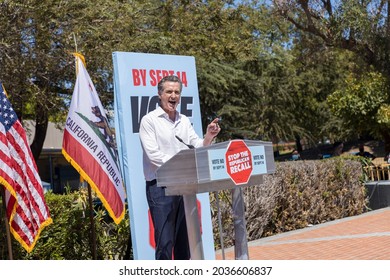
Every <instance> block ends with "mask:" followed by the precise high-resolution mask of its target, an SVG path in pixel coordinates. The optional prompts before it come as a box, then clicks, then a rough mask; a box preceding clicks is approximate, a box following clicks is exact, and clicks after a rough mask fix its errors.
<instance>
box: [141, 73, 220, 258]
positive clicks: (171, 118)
mask: <svg viewBox="0 0 390 280" xmlns="http://www.w3.org/2000/svg"><path fill="white" fill-rule="evenodd" d="M182 88H183V84H182V82H181V80H180V79H179V78H178V77H176V76H167V77H164V78H163V79H161V81H160V82H159V84H158V88H157V90H158V96H159V98H160V107H158V108H157V109H155V110H154V111H151V112H150V113H148V114H147V115H145V116H144V117H143V118H142V120H141V124H140V130H139V136H140V140H141V145H142V149H143V168H144V176H145V180H146V197H147V200H148V204H149V210H150V213H151V216H152V220H153V225H154V238H155V243H156V253H155V257H156V260H164V259H169V260H170V259H177V260H188V259H190V257H191V256H190V250H189V245H188V235H187V226H186V221H185V213H184V205H183V198H182V196H165V193H164V189H162V188H160V187H157V182H156V170H157V169H158V168H159V167H160V166H161V165H163V164H164V163H165V162H166V161H168V160H169V159H170V158H171V157H173V156H174V155H175V154H176V153H178V152H179V151H180V150H183V149H188V148H191V147H194V148H198V147H202V146H208V145H210V144H211V143H212V141H213V139H214V137H216V136H217V135H218V133H219V132H220V130H221V128H220V127H219V125H218V118H216V119H214V120H213V121H212V122H211V123H210V124H209V125H208V126H207V131H206V135H205V136H204V139H202V138H200V137H199V136H198V135H197V134H196V133H195V130H194V128H193V127H192V125H191V122H190V120H189V119H188V117H186V116H185V115H182V114H180V113H179V112H178V111H177V110H176V108H177V106H178V105H179V103H180V97H181V91H182Z"/></svg>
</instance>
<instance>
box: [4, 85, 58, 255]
mask: <svg viewBox="0 0 390 280" xmlns="http://www.w3.org/2000/svg"><path fill="white" fill-rule="evenodd" d="M0 87H1V91H0V148H1V152H0V184H2V185H4V187H5V201H6V213H7V217H8V222H9V224H10V231H11V233H12V234H13V236H14V237H15V239H16V240H18V241H19V242H20V244H21V245H22V246H23V247H24V248H25V249H26V251H27V252H31V251H32V250H33V248H34V246H35V244H36V242H37V240H38V238H39V235H40V233H41V231H42V229H43V228H44V227H46V226H47V225H49V224H50V223H52V219H51V217H50V213H49V208H48V207H47V205H46V202H45V197H44V193H43V188H42V183H41V179H40V177H39V174H38V169H37V166H36V163H35V161H34V158H33V156H32V152H31V149H30V147H29V145H28V141H27V137H26V133H25V131H24V129H23V127H22V125H21V123H20V122H19V120H18V119H17V117H16V114H15V112H14V111H13V109H12V106H11V104H10V103H9V101H8V99H7V97H6V96H5V94H4V91H3V90H2V86H1V84H0Z"/></svg>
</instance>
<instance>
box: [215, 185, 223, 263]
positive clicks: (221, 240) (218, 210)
mask: <svg viewBox="0 0 390 280" xmlns="http://www.w3.org/2000/svg"><path fill="white" fill-rule="evenodd" d="M214 194H215V201H216V202H217V213H218V227H219V240H220V242H221V252H222V259H223V260H224V259H225V246H224V243H223V227H222V217H221V207H220V206H219V196H218V192H214Z"/></svg>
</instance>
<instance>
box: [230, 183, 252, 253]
mask: <svg viewBox="0 0 390 280" xmlns="http://www.w3.org/2000/svg"><path fill="white" fill-rule="evenodd" d="M232 200H233V221H234V237H235V244H234V254H235V259H236V260H248V259H249V253H248V240H247V231H246V220H245V206H244V198H243V195H242V188H241V187H236V188H234V189H232Z"/></svg>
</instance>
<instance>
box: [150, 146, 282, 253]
mask: <svg viewBox="0 0 390 280" xmlns="http://www.w3.org/2000/svg"><path fill="white" fill-rule="evenodd" d="M274 172H275V161H274V154H273V146H272V143H271V142H264V141H255V140H231V141H226V142H220V143H216V144H212V145H210V146H206V147H200V148H196V149H186V150H182V151H180V152H179V153H177V154H176V155H175V156H173V157H172V158H171V159H170V160H168V161H167V162H166V163H165V164H164V165H162V166H161V167H160V168H159V169H158V170H157V186H158V187H162V188H165V195H183V201H184V209H185V217H186V222H187V231H188V240H189V246H190V252H191V259H193V260H196V259H198V260H202V259H204V254H203V245H202V238H201V232H200V223H199V219H198V209H197V203H196V194H198V193H204V192H213V191H220V190H228V189H234V188H239V187H246V186H253V185H258V184H261V183H262V182H263V175H265V174H271V173H274Z"/></svg>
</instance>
